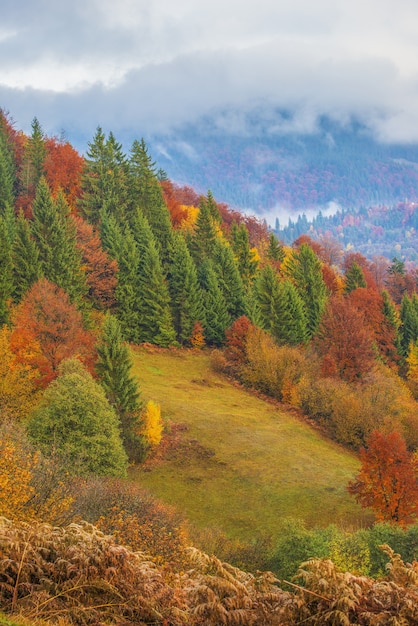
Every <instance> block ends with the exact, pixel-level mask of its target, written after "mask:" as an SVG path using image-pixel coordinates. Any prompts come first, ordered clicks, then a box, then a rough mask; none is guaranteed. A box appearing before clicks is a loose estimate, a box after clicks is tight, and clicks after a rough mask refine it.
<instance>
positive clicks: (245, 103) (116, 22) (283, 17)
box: [0, 0, 418, 141]
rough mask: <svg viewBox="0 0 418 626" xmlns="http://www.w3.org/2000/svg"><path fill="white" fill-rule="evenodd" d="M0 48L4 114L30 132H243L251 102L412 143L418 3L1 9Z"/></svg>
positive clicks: (119, 0) (28, 5) (48, 0)
mask: <svg viewBox="0 0 418 626" xmlns="http://www.w3.org/2000/svg"><path fill="white" fill-rule="evenodd" d="M0 50H1V54H0V59H1V62H0V107H2V108H3V109H6V110H8V111H9V112H10V114H11V115H12V117H13V118H14V120H15V122H16V126H17V128H22V129H23V130H25V131H28V130H30V121H31V120H32V119H33V117H34V116H36V117H38V119H39V121H40V122H41V125H42V127H43V128H44V130H45V131H46V132H47V133H48V134H53V133H59V132H60V131H61V130H64V131H65V132H66V134H67V136H68V138H69V139H70V140H72V139H73V137H80V136H86V137H87V138H89V139H90V138H91V137H92V136H93V134H94V131H95V128H96V127H97V125H98V124H100V125H101V126H103V128H104V129H105V130H113V131H114V133H115V134H116V136H118V132H128V133H131V134H133V135H134V136H135V137H141V136H144V137H146V136H147V135H148V134H151V133H153V132H161V131H164V132H165V131H169V130H170V129H172V128H175V127H176V126H178V125H181V124H182V123H184V122H187V121H194V120H195V119H197V118H198V117H199V116H201V115H215V118H216V119H217V123H219V124H222V123H223V124H225V125H226V126H227V127H228V128H234V129H235V130H236V131H237V132H244V130H247V131H248V128H247V129H245V128H244V127H245V122H244V121H243V120H244V116H243V114H245V112H246V111H249V110H251V108H252V107H254V106H257V107H261V108H262V109H263V110H264V111H265V115H266V118H268V115H269V114H268V111H269V110H272V109H274V107H280V108H286V109H290V110H292V111H294V113H295V116H294V119H293V121H292V125H293V126H296V127H297V128H300V129H302V130H309V129H312V128H314V125H315V120H316V118H317V116H318V115H319V114H323V113H326V114H329V115H332V116H334V117H335V118H337V119H340V120H341V121H343V122H344V121H345V120H347V119H349V117H350V116H351V115H356V116H358V117H360V118H361V119H363V120H365V121H366V122H367V123H368V124H370V126H371V127H372V128H373V129H374V130H375V132H376V134H377V136H378V137H380V138H381V139H383V140H400V141H418V2H417V0H315V1H312V0H210V1H209V0H71V1H70V0H67V1H63V0H2V3H1V19H0ZM220 111H222V112H224V113H223V115H220V113H219V112H220ZM225 112H227V113H225ZM269 123H270V124H271V126H272V129H274V130H276V132H277V131H278V130H279V129H278V127H277V120H275V119H274V117H273V116H271V119H270V122H269ZM282 130H283V131H284V130H286V128H285V127H283V128H282Z"/></svg>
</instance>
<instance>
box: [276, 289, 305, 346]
mask: <svg viewBox="0 0 418 626" xmlns="http://www.w3.org/2000/svg"><path fill="white" fill-rule="evenodd" d="M272 334H273V336H274V338H275V339H276V340H277V341H278V342H279V343H284V344H290V345H297V344H300V343H304V342H306V341H307V339H308V328H307V318H306V313H305V306H304V303H303V301H302V298H301V297H300V295H299V293H298V291H297V289H296V287H295V286H294V285H293V283H292V282H291V281H290V280H284V281H282V282H280V283H279V290H278V294H277V304H276V311H275V317H274V326H273V329H272Z"/></svg>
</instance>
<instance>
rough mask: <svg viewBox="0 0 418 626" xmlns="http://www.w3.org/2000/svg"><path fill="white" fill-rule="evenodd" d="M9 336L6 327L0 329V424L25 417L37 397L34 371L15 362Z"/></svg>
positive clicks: (9, 332) (8, 330)
mask: <svg viewBox="0 0 418 626" xmlns="http://www.w3.org/2000/svg"><path fill="white" fill-rule="evenodd" d="M10 334H11V331H10V329H9V328H8V327H7V326H3V328H1V329H0V422H2V421H3V420H5V419H17V420H21V419H23V418H25V417H27V415H28V414H29V412H30V411H31V410H32V409H33V408H34V406H35V405H36V402H37V396H38V393H37V390H36V386H35V378H36V370H34V369H33V368H32V367H30V366H29V365H26V364H23V363H19V362H18V361H17V359H16V356H15V355H14V354H13V352H12V349H11V347H10Z"/></svg>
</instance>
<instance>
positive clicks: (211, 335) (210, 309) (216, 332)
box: [199, 260, 232, 346]
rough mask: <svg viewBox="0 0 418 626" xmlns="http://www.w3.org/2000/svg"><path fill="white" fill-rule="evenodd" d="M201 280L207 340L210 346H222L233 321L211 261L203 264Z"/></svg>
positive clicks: (200, 272)
mask: <svg viewBox="0 0 418 626" xmlns="http://www.w3.org/2000/svg"><path fill="white" fill-rule="evenodd" d="M199 280H200V283H201V285H202V288H203V298H204V303H205V324H204V331H205V339H206V342H207V343H208V344H212V345H215V346H220V345H222V343H223V341H224V339H225V330H226V329H227V328H228V326H230V324H231V321H232V320H231V317H230V315H229V313H228V307H227V304H226V302H225V298H224V297H223V295H222V291H221V289H220V287H219V284H218V279H217V277H216V272H215V270H214V269H213V266H212V263H211V261H209V260H206V261H204V262H203V263H202V264H201V266H200V268H199Z"/></svg>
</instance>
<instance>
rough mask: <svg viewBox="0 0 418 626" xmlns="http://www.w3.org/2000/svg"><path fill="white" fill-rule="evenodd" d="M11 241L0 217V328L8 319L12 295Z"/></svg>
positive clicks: (5, 221) (7, 226) (4, 221)
mask: <svg viewBox="0 0 418 626" xmlns="http://www.w3.org/2000/svg"><path fill="white" fill-rule="evenodd" d="M12 249H13V239H12V238H11V236H10V227H9V224H8V223H7V219H6V218H5V217H2V216H0V326H2V325H3V324H5V323H7V321H8V319H9V304H10V299H11V296H12V294H13V260H12Z"/></svg>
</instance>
